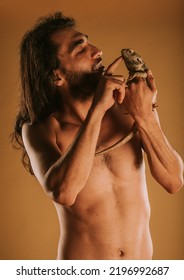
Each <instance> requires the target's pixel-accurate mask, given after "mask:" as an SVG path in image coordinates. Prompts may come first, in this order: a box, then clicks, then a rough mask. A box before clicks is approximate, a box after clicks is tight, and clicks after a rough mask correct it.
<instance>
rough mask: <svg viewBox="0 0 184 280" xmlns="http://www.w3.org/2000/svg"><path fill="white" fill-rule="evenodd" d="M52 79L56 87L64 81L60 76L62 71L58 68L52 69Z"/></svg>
mask: <svg viewBox="0 0 184 280" xmlns="http://www.w3.org/2000/svg"><path fill="white" fill-rule="evenodd" d="M53 80H54V84H55V85H56V86H58V87H60V86H62V85H63V82H64V78H63V76H62V73H61V71H60V70H59V69H55V70H54V71H53Z"/></svg>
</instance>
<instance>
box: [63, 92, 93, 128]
mask: <svg viewBox="0 0 184 280" xmlns="http://www.w3.org/2000/svg"><path fill="white" fill-rule="evenodd" d="M92 100H93V98H90V99H88V100H85V101H81V100H78V99H74V98H72V97H69V96H68V97H67V98H62V101H61V102H62V106H61V107H62V108H61V110H62V115H64V119H66V120H68V122H74V123H76V124H79V125H81V124H82V123H83V122H84V120H85V119H86V116H87V114H88V111H89V109H90V107H91V104H92Z"/></svg>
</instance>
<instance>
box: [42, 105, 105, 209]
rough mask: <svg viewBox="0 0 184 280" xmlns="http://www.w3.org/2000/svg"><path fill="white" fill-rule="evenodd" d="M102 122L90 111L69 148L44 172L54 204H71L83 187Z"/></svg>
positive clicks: (97, 111)
mask: <svg viewBox="0 0 184 280" xmlns="http://www.w3.org/2000/svg"><path fill="white" fill-rule="evenodd" d="M102 118H103V112H101V111H100V110H98V108H93V107H91V109H90V110H89V112H88V114H87V117H86V119H85V121H84V123H83V124H82V126H81V128H80V130H79V132H78V133H77V136H76V137H75V139H74V141H73V143H72V145H71V146H70V147H69V149H68V150H67V152H66V153H65V154H64V155H63V156H62V157H61V158H60V159H59V160H58V161H57V162H55V163H54V164H53V165H52V166H51V168H50V169H49V170H48V171H47V174H46V175H45V178H46V180H45V181H46V183H45V184H46V188H47V189H48V190H49V191H51V193H52V196H53V199H54V200H55V201H56V202H58V203H60V204H63V205H71V204H73V203H74V201H75V199H76V197H77V195H78V194H79V192H80V191H81V190H82V189H83V187H84V186H85V184H86V182H87V180H88V177H89V174H90V172H91V168H92V165H93V160H94V154H95V149H96V144H97V140H98V137H99V132H100V127H101V120H102Z"/></svg>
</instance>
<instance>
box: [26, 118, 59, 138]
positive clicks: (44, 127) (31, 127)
mask: <svg viewBox="0 0 184 280" xmlns="http://www.w3.org/2000/svg"><path fill="white" fill-rule="evenodd" d="M58 125H59V124H58V120H57V118H55V116H54V115H50V116H49V117H47V118H46V119H44V120H42V121H39V122H35V123H33V124H29V123H24V125H23V126H22V136H23V138H27V139H29V140H31V139H35V140H36V139H39V138H49V137H54V136H55V131H56V129H57V126H58Z"/></svg>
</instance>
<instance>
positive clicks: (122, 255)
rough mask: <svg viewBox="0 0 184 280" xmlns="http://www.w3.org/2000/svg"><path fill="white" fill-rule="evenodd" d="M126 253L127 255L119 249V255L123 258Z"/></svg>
mask: <svg viewBox="0 0 184 280" xmlns="http://www.w3.org/2000/svg"><path fill="white" fill-rule="evenodd" d="M124 255H125V253H124V252H123V251H122V250H120V249H119V256H120V257H121V258H122V257H124Z"/></svg>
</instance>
